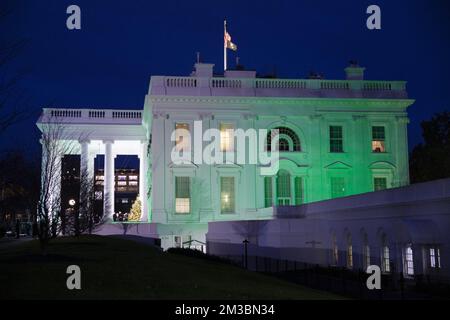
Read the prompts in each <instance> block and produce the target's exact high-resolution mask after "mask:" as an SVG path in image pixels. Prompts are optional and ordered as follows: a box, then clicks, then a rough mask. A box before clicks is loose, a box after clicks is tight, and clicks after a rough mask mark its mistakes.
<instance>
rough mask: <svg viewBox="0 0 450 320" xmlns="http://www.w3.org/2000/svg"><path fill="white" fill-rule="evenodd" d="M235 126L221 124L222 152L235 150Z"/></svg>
mask: <svg viewBox="0 0 450 320" xmlns="http://www.w3.org/2000/svg"><path fill="white" fill-rule="evenodd" d="M233 140H234V134H233V125H232V124H231V123H221V124H220V151H222V152H229V151H233V150H234V141H233Z"/></svg>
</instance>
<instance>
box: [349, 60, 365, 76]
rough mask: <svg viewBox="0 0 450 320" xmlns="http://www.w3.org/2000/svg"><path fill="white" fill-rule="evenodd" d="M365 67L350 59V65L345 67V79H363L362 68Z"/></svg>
mask: <svg viewBox="0 0 450 320" xmlns="http://www.w3.org/2000/svg"><path fill="white" fill-rule="evenodd" d="M365 69H366V68H363V67H360V66H359V65H358V62H357V61H354V60H352V61H350V65H349V66H348V67H347V68H345V75H346V79H347V80H364V70H365Z"/></svg>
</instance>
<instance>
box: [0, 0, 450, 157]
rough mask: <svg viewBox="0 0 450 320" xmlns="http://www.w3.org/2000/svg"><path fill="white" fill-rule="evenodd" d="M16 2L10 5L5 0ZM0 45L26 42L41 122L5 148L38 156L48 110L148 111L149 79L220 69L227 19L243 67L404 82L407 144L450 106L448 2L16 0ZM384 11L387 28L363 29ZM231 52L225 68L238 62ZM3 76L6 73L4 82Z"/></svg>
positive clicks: (14, 68)
mask: <svg viewBox="0 0 450 320" xmlns="http://www.w3.org/2000/svg"><path fill="white" fill-rule="evenodd" d="M0 1H9V0H0ZM14 3H16V4H15V6H14V7H15V9H14V11H13V12H12V14H11V15H10V16H9V17H8V19H7V20H6V21H3V23H2V24H1V25H0V28H1V29H0V30H1V32H0V39H1V40H2V41H3V40H5V39H26V47H25V49H24V50H23V52H22V53H21V55H20V56H18V57H17V59H16V60H15V61H14V63H12V64H11V65H10V66H9V68H8V72H9V73H10V75H14V74H15V73H16V72H21V71H22V70H27V73H26V75H25V76H24V78H23V79H22V80H21V81H20V83H19V85H20V88H22V89H23V90H24V92H26V94H27V96H29V97H30V108H32V109H33V110H34V111H35V115H34V116H32V117H30V118H29V119H28V120H26V121H24V122H22V123H21V124H19V125H16V126H14V127H12V128H11V129H10V130H8V132H7V133H6V134H4V135H2V136H0V139H1V140H0V150H2V151H5V150H11V149H21V150H24V151H25V152H27V153H28V154H37V153H38V152H39V143H38V140H39V134H38V130H37V129H36V126H35V122H36V120H37V117H38V115H39V110H40V108H42V107H44V106H56V107H73V108H76V107H93V108H129V109H141V108H142V107H143V102H144V95H145V94H146V92H147V90H148V85H149V80H150V76H151V75H179V76H185V75H189V73H190V72H191V71H192V67H193V64H194V62H195V59H196V52H197V51H199V52H200V53H201V58H202V60H203V61H204V62H211V63H215V64H216V68H215V71H216V72H217V73H220V72H221V71H222V65H223V19H224V18H225V17H226V18H227V21H228V31H229V33H230V34H231V36H232V38H233V42H234V43H236V44H237V46H238V49H239V50H238V52H237V55H238V56H239V57H240V62H241V63H242V64H243V65H245V67H246V68H249V69H254V70H257V72H259V73H260V74H267V73H270V72H272V71H273V70H276V72H277V75H278V77H280V78H304V77H306V76H307V74H308V73H309V72H310V71H315V72H319V73H323V74H324V75H325V78H327V79H343V78H344V68H345V67H346V66H347V64H348V61H349V60H352V59H354V60H357V61H359V63H360V65H362V66H364V67H366V79H370V80H406V81H408V85H407V88H408V92H409V96H410V98H413V99H416V103H415V104H414V105H413V106H412V107H410V109H409V116H410V119H411V123H410V125H409V140H410V141H409V144H410V148H412V147H413V146H414V145H415V144H416V143H418V142H420V140H421V135H420V121H421V120H424V119H429V118H430V117H431V116H432V114H433V113H435V112H439V111H444V110H450V86H449V83H450V81H449V76H450V72H449V71H450V59H449V58H450V45H449V42H450V40H449V39H450V28H449V24H450V23H449V21H450V10H449V4H448V1H445V0H442V1H439V0H435V1H430V0H420V1H406V0H402V1H393V0H389V1H361V0H360V1H348V0H345V1H344V0H342V1H336V0H330V1H324V0H314V1H313V0H304V1H300V0H297V1H280V0H277V1H243V0H227V1H214V0H207V1H188V0H180V1H173V0H164V1H147V0H145V1H144V0H128V1H111V0H110V1H107V0H88V1H87V0H83V1H82V0H71V1H63V0H39V1H37V0H14ZM71 4H77V5H79V6H80V7H81V15H82V30H80V31H69V30H67V28H66V19H67V16H68V15H67V14H66V8H67V7H68V6H69V5H71ZM371 4H377V5H379V6H380V7H381V12H382V30H375V31H370V30H368V29H367V28H366V18H367V16H368V15H367V14H366V8H367V6H368V5H371ZM235 56H236V55H235V54H234V53H230V55H229V61H231V63H230V64H231V66H233V65H234V61H235ZM2 76H4V75H2Z"/></svg>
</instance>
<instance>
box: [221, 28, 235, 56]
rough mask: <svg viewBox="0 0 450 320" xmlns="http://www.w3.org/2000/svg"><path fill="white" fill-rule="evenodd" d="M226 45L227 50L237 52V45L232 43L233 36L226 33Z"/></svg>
mask: <svg viewBox="0 0 450 320" xmlns="http://www.w3.org/2000/svg"><path fill="white" fill-rule="evenodd" d="M224 45H225V48H227V49H231V50H233V51H236V50H237V45H235V44H234V43H233V42H231V36H230V34H229V33H228V32H226V31H225V36H224Z"/></svg>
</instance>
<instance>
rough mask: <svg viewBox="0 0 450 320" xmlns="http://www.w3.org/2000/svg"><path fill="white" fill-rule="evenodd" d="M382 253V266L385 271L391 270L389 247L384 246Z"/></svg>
mask: <svg viewBox="0 0 450 320" xmlns="http://www.w3.org/2000/svg"><path fill="white" fill-rule="evenodd" d="M381 250H382V252H381V253H382V255H381V267H382V270H383V272H386V273H387V272H391V266H390V260H389V247H388V246H383V248H382V249H381Z"/></svg>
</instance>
